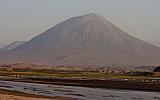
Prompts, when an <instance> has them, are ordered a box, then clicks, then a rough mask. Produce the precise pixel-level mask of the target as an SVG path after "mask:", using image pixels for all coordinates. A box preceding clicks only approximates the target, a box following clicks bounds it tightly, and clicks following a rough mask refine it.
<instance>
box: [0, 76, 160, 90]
mask: <svg viewBox="0 0 160 100" xmlns="http://www.w3.org/2000/svg"><path fill="white" fill-rule="evenodd" d="M0 80H3V81H13V82H26V83H38V84H54V85H63V86H79V87H91V88H105V89H120V90H133V91H148V92H160V81H157V82H155V81H154V82H153V81H148V82H146V81H145V82H142V81H135V80H134V81H133V80H127V81H126V80H113V79H111V80H71V79H38V78H31V79H0Z"/></svg>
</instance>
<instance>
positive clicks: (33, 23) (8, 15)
mask: <svg viewBox="0 0 160 100" xmlns="http://www.w3.org/2000/svg"><path fill="white" fill-rule="evenodd" d="M88 13H97V14H99V15H102V16H103V17H105V18H106V19H107V20H109V21H110V22H112V23H113V24H115V25H116V26H118V27H120V28H121V29H123V30H124V31H126V32H128V33H129V34H132V35H134V36H136V37H138V38H140V39H143V40H145V41H148V42H160V0H0V43H1V42H3V43H10V42H13V41H17V40H29V39H31V38H33V37H34V36H36V35H38V34H40V33H41V32H43V31H45V30H47V29H49V28H51V27H53V26H54V25H56V24H58V23H60V22H62V21H64V20H66V19H68V18H71V17H74V16H79V15H84V14H88Z"/></svg>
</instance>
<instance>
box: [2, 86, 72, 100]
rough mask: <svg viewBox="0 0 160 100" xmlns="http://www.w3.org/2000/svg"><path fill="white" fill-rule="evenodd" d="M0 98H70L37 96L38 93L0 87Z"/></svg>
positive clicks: (15, 99)
mask: <svg viewBox="0 0 160 100" xmlns="http://www.w3.org/2000/svg"><path fill="white" fill-rule="evenodd" d="M0 100H70V99H69V98H63V97H47V96H39V95H33V94H27V93H21V92H16V91H8V90H2V89H0Z"/></svg>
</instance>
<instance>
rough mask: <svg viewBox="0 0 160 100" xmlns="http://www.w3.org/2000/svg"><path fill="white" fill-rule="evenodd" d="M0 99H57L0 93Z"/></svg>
mask: <svg viewBox="0 0 160 100" xmlns="http://www.w3.org/2000/svg"><path fill="white" fill-rule="evenodd" d="M0 100H58V99H45V98H33V97H32V98H30V97H23V96H15V95H7V94H0Z"/></svg>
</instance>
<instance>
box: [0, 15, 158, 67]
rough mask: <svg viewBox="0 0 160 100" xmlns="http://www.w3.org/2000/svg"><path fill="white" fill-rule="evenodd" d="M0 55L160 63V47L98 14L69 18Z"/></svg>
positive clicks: (20, 59)
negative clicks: (127, 31) (125, 30)
mask: <svg viewBox="0 0 160 100" xmlns="http://www.w3.org/2000/svg"><path fill="white" fill-rule="evenodd" d="M0 56H1V57H0V63H33V64H48V65H66V66H68V65H70V66H76V65H77V66H79V65H81V66H84V65H86V66H92V65H102V66H107V65H113V64H114V65H147V64H160V48H158V47H156V46H153V45H151V44H149V43H146V42H144V41H142V40H139V39H137V38H135V37H133V36H131V35H129V34H127V33H126V32H124V31H122V30H121V29H119V28H118V27H116V26H115V25H113V24H112V23H110V22H108V21H107V20H106V19H104V18H103V17H102V16H99V15H97V14H88V15H84V16H78V17H73V18H71V19H68V20H66V21H64V22H62V23H60V24H58V25H56V26H54V27H53V28H51V29H49V30H47V31H45V32H43V33H42V34H40V35H39V36H37V37H35V38H33V39H32V40H30V41H29V42H26V43H25V44H23V45H21V46H19V47H17V48H15V49H13V50H10V51H8V52H3V53H1V54H0Z"/></svg>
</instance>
